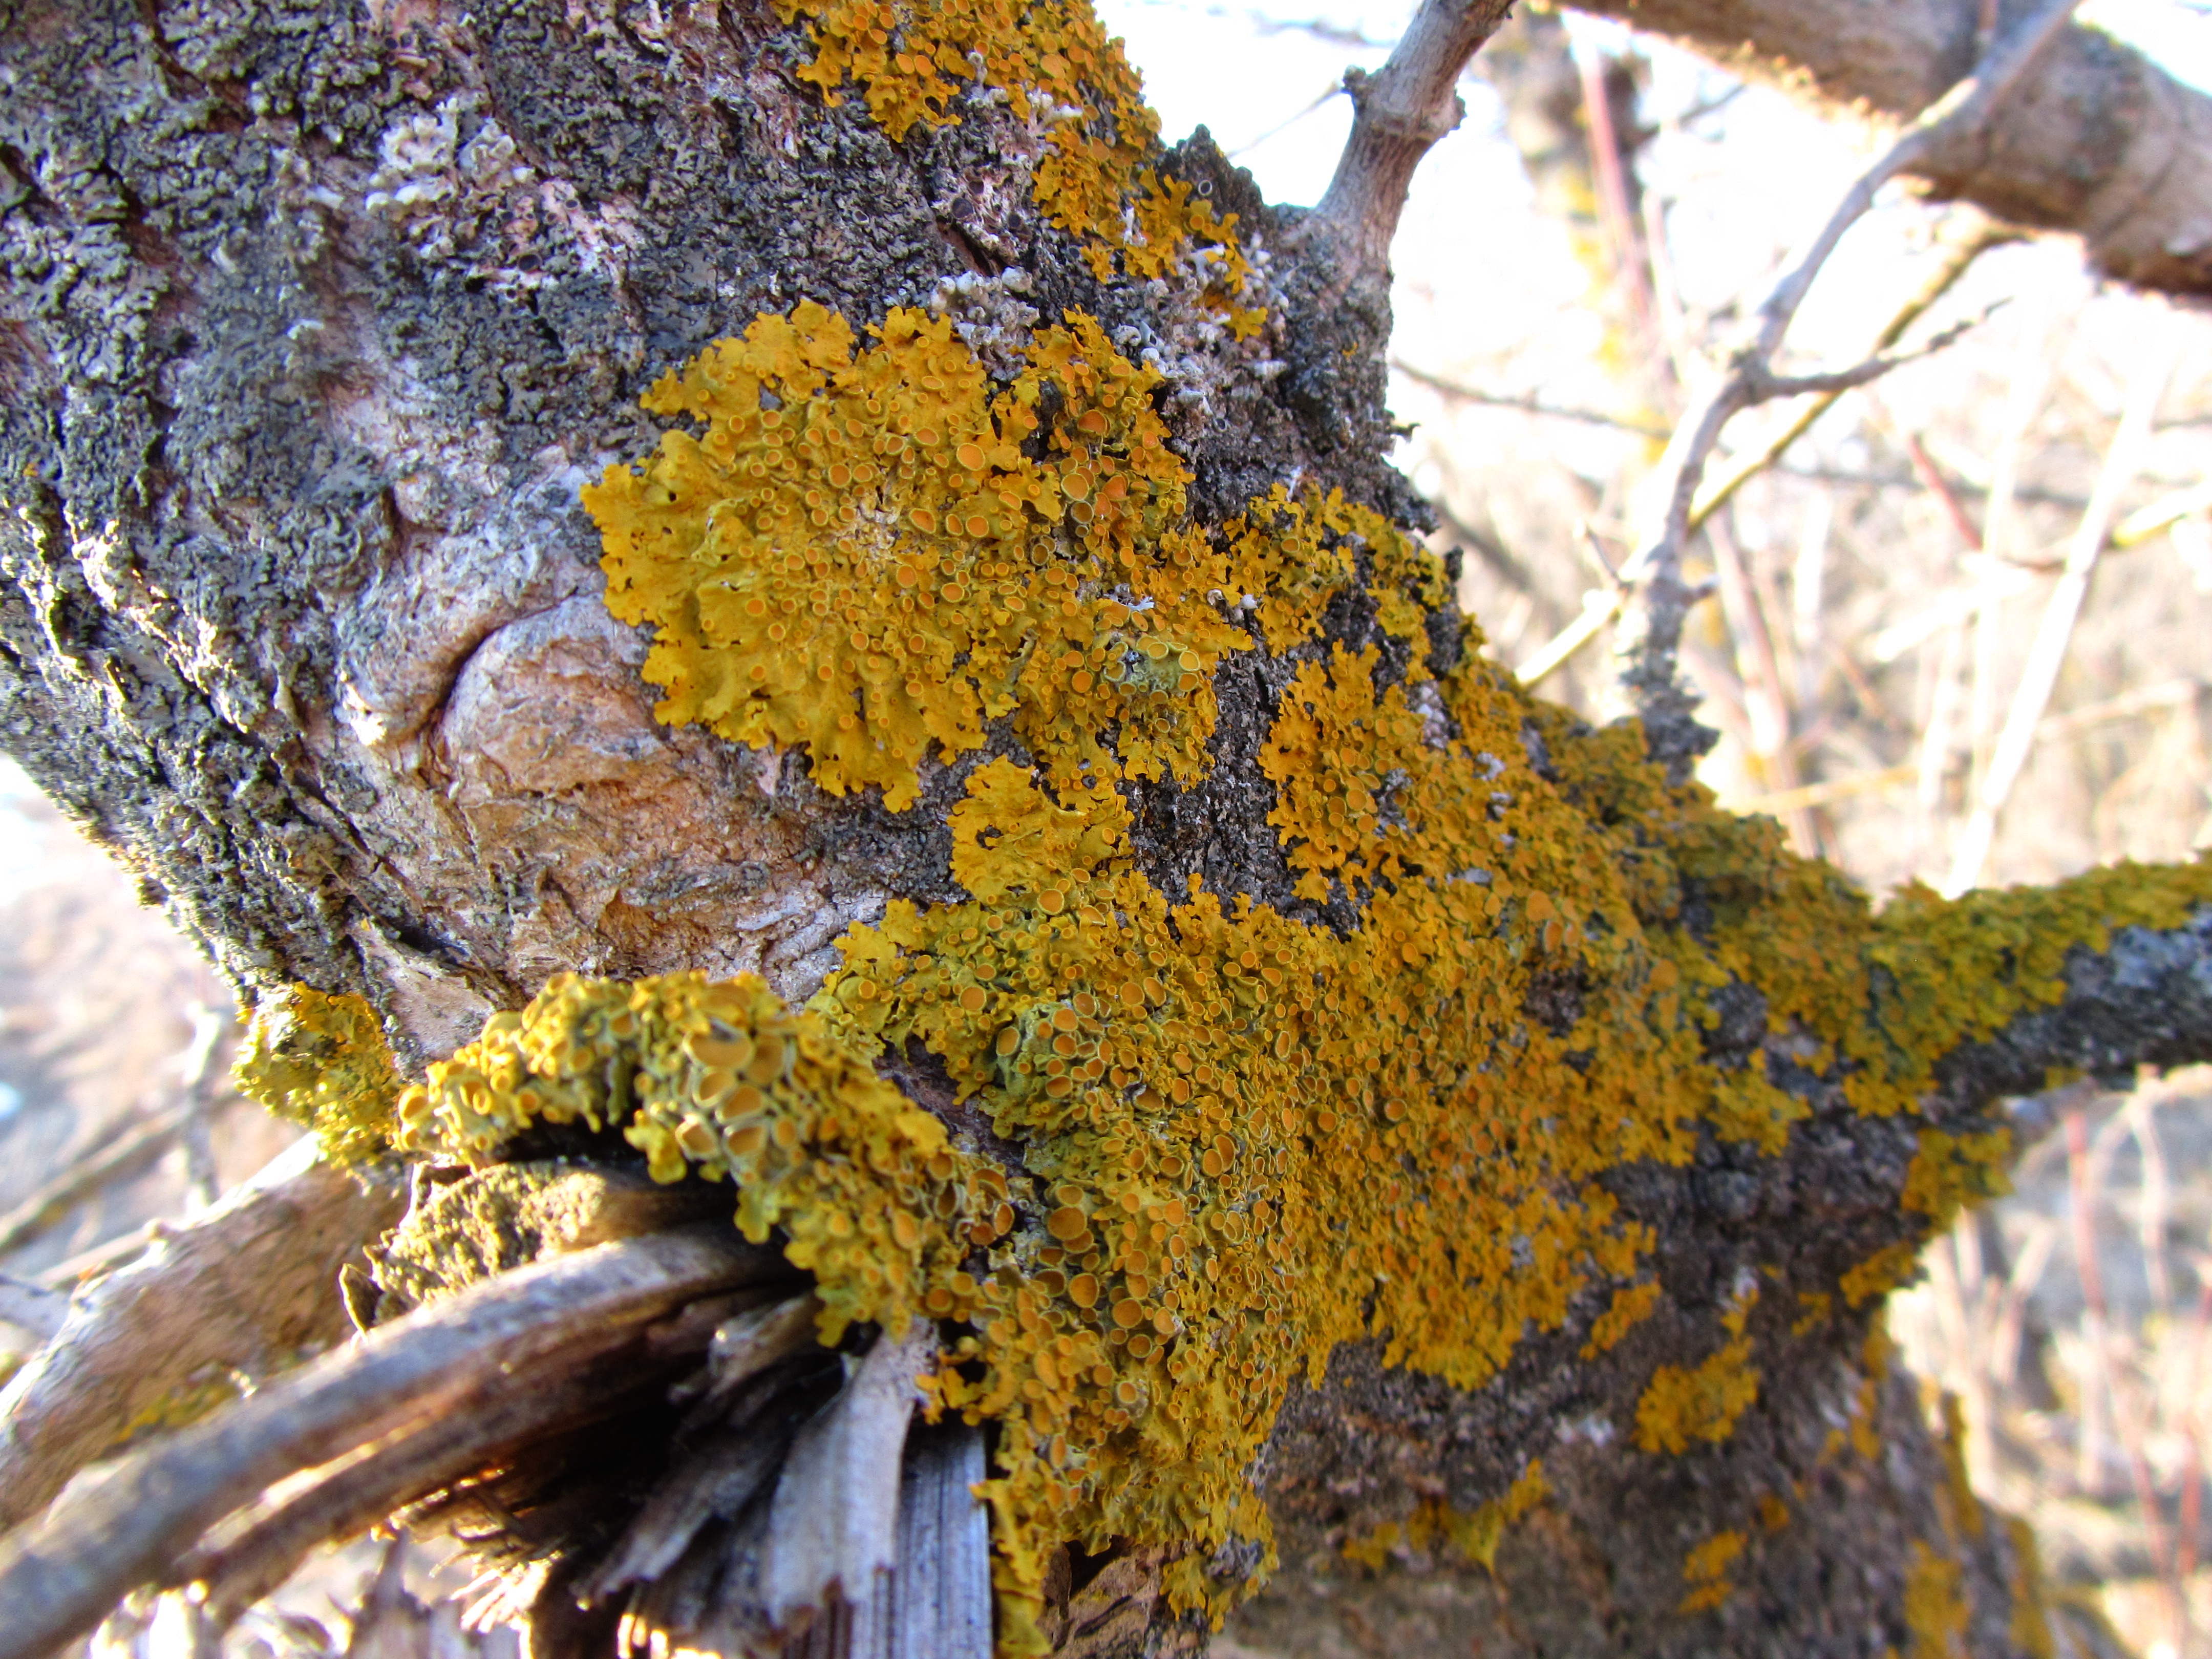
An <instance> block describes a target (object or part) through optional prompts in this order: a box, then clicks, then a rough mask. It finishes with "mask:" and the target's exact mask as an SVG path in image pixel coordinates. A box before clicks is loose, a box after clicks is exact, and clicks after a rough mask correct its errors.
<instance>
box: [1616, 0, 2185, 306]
mask: <svg viewBox="0 0 2212 1659" xmlns="http://www.w3.org/2000/svg"><path fill="white" fill-rule="evenodd" d="M1579 9H1582V10H1584V11H1589V12H1594V13H1597V14H1599V15H1604V16H1609V17H1617V18H1620V20H1621V21H1624V22H1627V23H1632V24H1634V25H1635V26H1636V27H1638V28H1642V29H1648V30H1650V31H1651V32H1652V33H1656V34H1662V35H1666V36H1668V37H1670V38H1672V39H1674V40H1680V41H1682V42H1684V43H1685V44H1686V45H1689V46H1693V47H1695V48H1697V49H1698V50H1699V51H1701V52H1705V54H1706V55H1707V56H1709V57H1711V58H1713V60H1714V61H1715V62H1717V63H1718V64H1722V65H1723V66H1724V67H1726V68H1728V69H1729V70H1732V71H1735V72H1736V73H1739V74H1742V75H1746V76H1752V77H1753V78H1756V79H1760V80H1765V81H1770V82H1775V83H1777V84H1778V85H1780V86H1781V87H1782V88H1784V90H1786V91H1788V92H1790V94H1792V95H1794V96H1798V97H1804V98H1809V99H1811V100H1814V102H1815V103H1817V104H1818V105H1819V106H1820V107H1821V108H1822V109H1823V110H1824V111H1825V112H1828V113H1832V114H1837V115H1853V114H1862V115H1863V113H1864V112H1867V111H1869V110H1871V111H1874V112H1878V113H1879V114H1881V115H1884V116H1887V117H1889V118H1894V119H1899V120H1902V119H1905V118H1910V117H1911V116H1912V114H1913V113H1914V112H1916V111H1918V110H1921V109H1923V108H1925V107H1927V106H1928V105H1929V104H1930V103H1931V102H1933V101H1934V100H1936V98H1937V97H1938V96H1939V95H1940V94H1942V91H1943V89H1944V88H1945V87H1946V86H1948V85H1949V84H1950V83H1951V82H1953V81H1954V80H1955V79H1957V78H1958V77H1959V76H1962V75H1964V74H1966V71H1967V70H1969V69H1970V68H1971V67H1972V64H1973V62H1974V60H1975V58H1977V57H1978V55H1979V48H1978V46H1977V44H1976V38H1975V37H1976V26H1977V21H1978V5H1977V3H1976V0H1892V3H1886V4H1883V5H1880V6H1868V5H1864V4H1862V3H1859V0H1584V3H1583V4H1582V5H1581V6H1580V8H1579ZM2020 9H2022V8H2018V7H2013V6H2008V7H2007V8H2006V10H2007V11H2008V13H2012V14H2015V15H2016V14H2017V12H2018V10H2020ZM1903 170H1904V171H1905V172H1906V173H1911V174H1912V175H1913V176H1914V177H1916V178H1919V179H1924V180H1926V181H1927V183H1928V185H1929V187H1930V189H1931V190H1933V191H1934V192H1935V193H1936V194H1937V195H1939V196H1942V197H1960V198H1962V199H1965V200H1967V201H1972V202H1976V203H1978V204H1980V205H1982V206H1983V207H1985V208H1987V209H1988V210H1990V212H1992V213H1995V214H1996V215H1998V216H2001V217H2002V218H2006V219H2009V220H2012V221H2014V222H2016V223H2019V224H2022V225H2026V226H2029V227H2031V228H2036V229H2045V230H2063V231H2069V232H2072V233H2074V234H2077V235H2079V236H2081V239H2082V240H2083V242H2084V243H2085V245H2086V246H2087V252H2088V255H2089V258H2090V261H2091V263H2092V264H2094V265H2095V266H2096V267H2097V269H2098V270H2101V271H2103V272H2104V273H2105V274H2106V275H2107V276H2113V277H2117V278H2118V279H2119V280H2121V281H2123V282H2127V283H2135V284H2136V285H2137V286H2138V287H2142V288H2148V289H2158V290H2161V291H2164V292H2166V293H2171V294H2177V295H2207V294H2212V96H2208V95H2207V94H2204V93H2202V92H2199V91H2197V90H2195V89H2193V88H2190V87H2186V86H2184V85H2183V84H2182V83H2181V82H2178V81H2176V80H2175V79H2173V77H2172V76H2169V75H2167V74H2166V72H2165V71H2164V70H2160V68H2159V67H2158V66H2157V65H2156V64H2153V63H2151V62H2150V61H2149V60H2148V59H2147V58H2144V57H2143V56H2142V53H2140V52H2136V51H2135V50H2134V49H2133V48H2131V47H2129V46H2121V45H2119V44H2118V42H2116V41H2114V40H2112V39H2111V38H2110V37H2109V36H2107V35H2106V34H2103V33H2100V32H2098V31H2096V30H2094V29H2090V28H2079V27H2077V28H2069V29H2067V30H2066V31H2064V32H2063V34H2062V35H2061V36H2060V38H2059V39H2058V40H2057V41H2056V42H2055V43H2054V45H2053V46H2052V49H2051V52H2050V54H2049V55H2048V56H2047V57H2046V58H2044V59H2043V60H2042V61H2041V62H2040V63H2039V64H2038V65H2037V67H2036V69H2035V70H2034V72H2033V74H2032V75H2031V76H2028V77H2027V80H2026V81H2025V82H2023V84H2022V85H2021V87H2020V88H2019V90H2018V92H2017V94H2016V95H2015V96H2014V97H2012V98H2010V99H2008V100H2007V103H2006V107H2005V108H2004V110H2003V111H2002V113H2001V114H1999V115H1998V116H1997V117H1996V118H1994V119H1993V120H1991V121H1990V123H1988V124H1987V125H1986V126H1985V127H1984V129H1983V130H1981V131H1978V132H1976V133H1972V134H1967V133H1966V132H1964V131H1960V132H1958V133H1955V134H1954V135H1953V136H1952V141H1949V142H1946V143H1941V144H1936V145H1931V146H1929V147H1927V148H1925V149H1923V150H1922V151H1921V153H1919V154H1917V155H1915V156H1913V157H1912V158H1911V161H1908V162H1907V163H1906V164H1905V167H1904V169H1903Z"/></svg>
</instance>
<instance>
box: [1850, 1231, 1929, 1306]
mask: <svg viewBox="0 0 2212 1659" xmlns="http://www.w3.org/2000/svg"><path fill="white" fill-rule="evenodd" d="M1919 1271H1920V1246H1919V1243H1917V1241H1915V1240H1912V1239H1904V1240H1900V1241H1899V1243H1895V1244H1886V1245H1884V1246H1883V1247H1882V1248H1881V1249H1879V1250H1876V1251H1875V1253H1874V1254H1873V1255H1870V1256H1869V1257H1868V1258H1867V1259H1866V1260H1865V1261H1862V1262H1860V1263H1859V1264H1858V1265H1857V1267H1853V1268H1851V1269H1850V1271H1849V1272H1847V1273H1844V1276H1843V1278H1842V1279H1839V1280H1838V1281H1837V1285H1836V1288H1837V1289H1838V1290H1839V1291H1842V1292H1843V1293H1844V1303H1845V1304H1847V1305H1849V1306H1850V1307H1854V1308H1857V1307H1863V1306H1864V1305H1865V1304H1867V1303H1869V1302H1871V1301H1873V1300H1874V1298H1875V1297H1878V1296H1887V1295H1888V1294H1889V1292H1890V1291H1893V1290H1895V1289H1896V1288H1897V1287H1898V1286H1899V1285H1902V1284H1905V1282H1906V1281H1908V1280H1909V1279H1911V1277H1912V1275H1913V1274H1914V1273H1917V1272H1919Z"/></svg>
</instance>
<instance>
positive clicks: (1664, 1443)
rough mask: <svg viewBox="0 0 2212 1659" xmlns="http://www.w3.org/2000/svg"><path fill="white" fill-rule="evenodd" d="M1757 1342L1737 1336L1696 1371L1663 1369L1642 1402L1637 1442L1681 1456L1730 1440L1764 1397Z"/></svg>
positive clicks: (1638, 1406)
mask: <svg viewBox="0 0 2212 1659" xmlns="http://www.w3.org/2000/svg"><path fill="white" fill-rule="evenodd" d="M1750 1362H1751V1341H1750V1339H1749V1338H1747V1337H1742V1336H1738V1337H1734V1338H1731V1339H1730V1340H1729V1341H1727V1342H1725V1343H1723V1344H1722V1346H1720V1347H1719V1348H1717V1349H1716V1350H1715V1351H1714V1352H1712V1353H1711V1354H1709V1355H1707V1356H1706V1358H1705V1360H1704V1361H1703V1363H1701V1364H1699V1365H1698V1366H1696V1367H1695V1368H1694V1369H1692V1370H1684V1369H1683V1368H1682V1367H1681V1366H1680V1365H1662V1366H1661V1367H1660V1368H1659V1369H1658V1370H1656V1371H1655V1372H1653V1373H1652V1376H1651V1381H1650V1383H1647V1384H1645V1385H1644V1397H1643V1398H1642V1399H1640V1400H1638V1401H1637V1402H1636V1443H1637V1444H1638V1446H1639V1447H1641V1448H1642V1449H1644V1450H1645V1451H1648V1452H1665V1453H1668V1454H1670V1455H1674V1456H1677V1457H1679V1456H1680V1455H1681V1454H1682V1453H1684V1452H1686V1451H1687V1450H1689V1449H1690V1443H1691V1442H1692V1440H1710V1441H1713V1442H1715V1443H1718V1442H1720V1441H1723V1440H1725V1439H1727V1438H1728V1437H1729V1435H1730V1434H1731V1433H1732V1432H1734V1431H1735V1421H1736V1419H1738V1418H1739V1417H1741V1416H1742V1415H1743V1414H1744V1413H1745V1412H1747V1411H1748V1410H1749V1409H1750V1408H1751V1407H1752V1404H1753V1401H1756V1400H1757V1399H1758V1398H1759V1368H1758V1367H1757V1366H1756V1365H1753V1364H1751V1363H1750Z"/></svg>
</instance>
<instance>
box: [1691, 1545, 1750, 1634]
mask: <svg viewBox="0 0 2212 1659" xmlns="http://www.w3.org/2000/svg"><path fill="white" fill-rule="evenodd" d="M1749 1542H1750V1540H1749V1539H1747V1538H1746V1537H1745V1536H1744V1535H1743V1534H1741V1533H1740V1532H1735V1531H1728V1532H1717V1533H1715V1534H1713V1535H1712V1536H1711V1538H1708V1539H1707V1540H1705V1542H1704V1543H1702V1544H1700V1545H1699V1546H1698V1547H1697V1548H1695V1549H1693V1550H1692V1551H1691V1552H1690V1553H1689V1555H1688V1557H1687V1558H1686V1559H1685V1560H1684V1561H1683V1563H1682V1582H1683V1583H1686V1584H1688V1585H1689V1586H1690V1592H1689V1594H1688V1595H1685V1596H1684V1597H1683V1598H1682V1600H1681V1602H1680V1605H1679V1606H1677V1607H1675V1609H1674V1611H1675V1612H1677V1613H1682V1614H1684V1615H1687V1614H1690V1613H1706V1612H1710V1611H1711V1609H1712V1608H1714V1607H1719V1606H1720V1605H1721V1604H1722V1603H1723V1602H1724V1601H1727V1600H1728V1599H1729V1596H1731V1595H1735V1584H1733V1583H1730V1582H1729V1568H1730V1567H1732V1566H1734V1565H1735V1560H1736V1558H1737V1557H1738V1556H1740V1555H1741V1554H1742V1553H1743V1547H1744V1546H1745V1545H1746V1544H1747V1543H1749Z"/></svg>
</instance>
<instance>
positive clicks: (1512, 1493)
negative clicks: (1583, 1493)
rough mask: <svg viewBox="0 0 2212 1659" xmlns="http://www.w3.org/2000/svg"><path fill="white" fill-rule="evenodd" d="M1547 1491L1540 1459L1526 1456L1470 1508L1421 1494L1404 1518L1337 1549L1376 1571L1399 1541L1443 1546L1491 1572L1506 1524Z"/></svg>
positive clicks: (1548, 1484)
mask: <svg viewBox="0 0 2212 1659" xmlns="http://www.w3.org/2000/svg"><path fill="white" fill-rule="evenodd" d="M1551 1492H1552V1486H1551V1482H1550V1481H1548V1480H1546V1479H1545V1478H1544V1466H1543V1464H1542V1462H1540V1461H1538V1460H1536V1459H1533V1458H1532V1459H1531V1460H1530V1461H1529V1463H1528V1468H1525V1469H1523V1470H1522V1472H1521V1478H1520V1479H1519V1480H1516V1481H1515V1482H1514V1483H1513V1484H1512V1485H1511V1486H1509V1487H1507V1488H1506V1490H1505V1495H1504V1497H1502V1498H1493V1499H1492V1500H1491V1501H1490V1502H1489V1503H1487V1504H1483V1505H1482V1506H1481V1507H1480V1508H1479V1509H1476V1510H1472V1511H1468V1510H1455V1509H1454V1508H1452V1507H1451V1505H1450V1504H1446V1503H1443V1502H1442V1501H1440V1500H1439V1499H1437V1498H1424V1499H1422V1501H1421V1503H1420V1505H1419V1507H1418V1508H1417V1509H1415V1510H1414V1511H1413V1516H1412V1517H1411V1518H1410V1519H1409V1520H1407V1521H1405V1522H1397V1521H1386V1522H1383V1524H1382V1525H1381V1526H1379V1527H1376V1528H1373V1529H1372V1530H1370V1531H1368V1532H1365V1533H1363V1534H1360V1535H1359V1536H1358V1537H1356V1538H1347V1539H1346V1540H1345V1541H1344V1545H1343V1547H1342V1549H1341V1551H1340V1553H1341V1554H1342V1555H1343V1557H1344V1559H1346V1560H1347V1561H1353V1562H1357V1563H1358V1564H1359V1565H1361V1566H1364V1567H1365V1568H1366V1569H1367V1570H1368V1571H1370V1572H1380V1571H1383V1566H1384V1565H1386V1564H1387V1563H1388V1562H1389V1559H1390V1557H1391V1555H1392V1554H1393V1553H1395V1551H1396V1550H1397V1549H1398V1548H1399V1547H1401V1545H1402V1546H1403V1547H1406V1548H1407V1549H1411V1550H1417V1551H1419V1550H1428V1549H1431V1548H1433V1547H1444V1548H1448V1549H1449V1550H1450V1551H1451V1552H1452V1553H1454V1554H1455V1555H1457V1556H1458V1557H1459V1558H1460V1559H1462V1560H1463V1561H1466V1562H1468V1564H1469V1565H1477V1566H1480V1567H1482V1568H1483V1569H1485V1570H1486V1571H1494V1570H1495V1569H1496V1567H1497V1564H1498V1545H1499V1544H1501V1543H1502V1542H1504V1538H1505V1529H1506V1528H1508V1527H1510V1526H1511V1525H1512V1524H1513V1523H1514V1522H1516V1521H1518V1520H1519V1519H1520V1518H1521V1517H1522V1516H1524V1515H1526V1514H1528V1511H1529V1510H1533V1509H1534V1508H1535V1507H1536V1505H1537V1504H1541V1503H1542V1502H1543V1501H1544V1499H1545V1498H1548V1497H1549V1496H1551Z"/></svg>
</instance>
